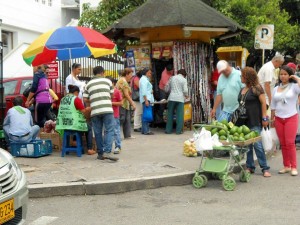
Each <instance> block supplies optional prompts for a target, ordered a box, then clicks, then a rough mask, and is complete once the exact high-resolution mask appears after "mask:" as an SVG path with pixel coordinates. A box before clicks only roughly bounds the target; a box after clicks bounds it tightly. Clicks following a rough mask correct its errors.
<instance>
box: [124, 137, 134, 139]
mask: <svg viewBox="0 0 300 225" xmlns="http://www.w3.org/2000/svg"><path fill="white" fill-rule="evenodd" d="M125 139H135V137H134V136H130V137H127V138H125Z"/></svg>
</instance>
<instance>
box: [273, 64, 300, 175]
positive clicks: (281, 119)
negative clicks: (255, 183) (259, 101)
mask: <svg viewBox="0 0 300 225" xmlns="http://www.w3.org/2000/svg"><path fill="white" fill-rule="evenodd" d="M293 74H294V73H293V70H292V69H291V68H290V67H288V66H282V67H281V69H280V76H279V79H280V81H279V82H280V84H279V86H277V87H275V88H274V91H273V95H272V101H271V127H274V126H275V129H276V132H277V135H278V138H279V142H280V145H281V149H282V158H283V166H284V168H283V169H282V170H280V171H279V174H284V173H290V174H291V175H292V176H297V175H298V171H297V155H296V145H295V138H296V134H297V129H298V113H297V108H296V106H297V100H298V95H299V94H300V78H298V77H297V76H295V75H293Z"/></svg>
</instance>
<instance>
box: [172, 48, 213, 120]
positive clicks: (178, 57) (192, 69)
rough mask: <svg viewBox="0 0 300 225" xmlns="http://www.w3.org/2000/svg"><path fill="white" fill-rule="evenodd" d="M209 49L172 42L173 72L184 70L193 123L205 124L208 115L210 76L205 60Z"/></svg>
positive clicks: (208, 54) (208, 55)
mask: <svg viewBox="0 0 300 225" xmlns="http://www.w3.org/2000/svg"><path fill="white" fill-rule="evenodd" d="M210 55H211V54H210V48H209V46H208V45H206V44H202V43H197V42H174V48H173V57H174V70H175V71H178V70H179V69H185V70H186V72H187V74H188V76H187V83H188V88H189V96H190V97H191V102H192V106H193V109H192V110H193V122H194V123H206V122H207V121H208V116H209V113H210V98H209V89H210V88H209V85H210V82H209V81H210V76H209V71H208V69H207V66H209V65H207V63H206V61H207V60H206V59H207V58H209V57H210Z"/></svg>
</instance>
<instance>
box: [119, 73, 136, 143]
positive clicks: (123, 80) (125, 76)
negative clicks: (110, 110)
mask: <svg viewBox="0 0 300 225" xmlns="http://www.w3.org/2000/svg"><path fill="white" fill-rule="evenodd" d="M132 74H133V70H132V69H130V68H125V69H124V71H123V72H122V74H121V77H120V79H119V80H118V82H117V84H116V87H117V89H119V90H120V91H121V93H122V99H123V103H122V106H121V107H120V124H121V127H122V129H123V135H124V139H134V138H135V137H133V136H131V111H130V106H131V109H132V110H135V103H134V101H133V100H132V98H131V88H130V85H129V82H130V81H131V78H132Z"/></svg>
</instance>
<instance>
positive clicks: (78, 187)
mask: <svg viewBox="0 0 300 225" xmlns="http://www.w3.org/2000/svg"><path fill="white" fill-rule="evenodd" d="M272 155H274V151H269V152H266V156H267V159H268V158H270V157H271V156H272ZM254 161H255V164H256V165H257V164H258V163H257V159H255V160H254ZM240 164H241V165H242V166H243V165H244V164H245V159H244V160H242V161H241V162H240ZM196 170H197V168H195V171H187V172H181V173H175V174H168V175H159V176H151V177H143V178H130V179H117V180H106V181H90V182H71V183H55V184H31V185H30V184H29V185H28V189H29V198H46V197H54V196H65V195H106V194H117V193H124V192H129V191H136V190H145V189H154V188H160V187H167V186H182V185H188V184H192V179H193V176H194V174H195V172H196ZM240 170H241V169H240V167H239V166H238V165H235V166H234V168H233V173H239V172H240Z"/></svg>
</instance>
